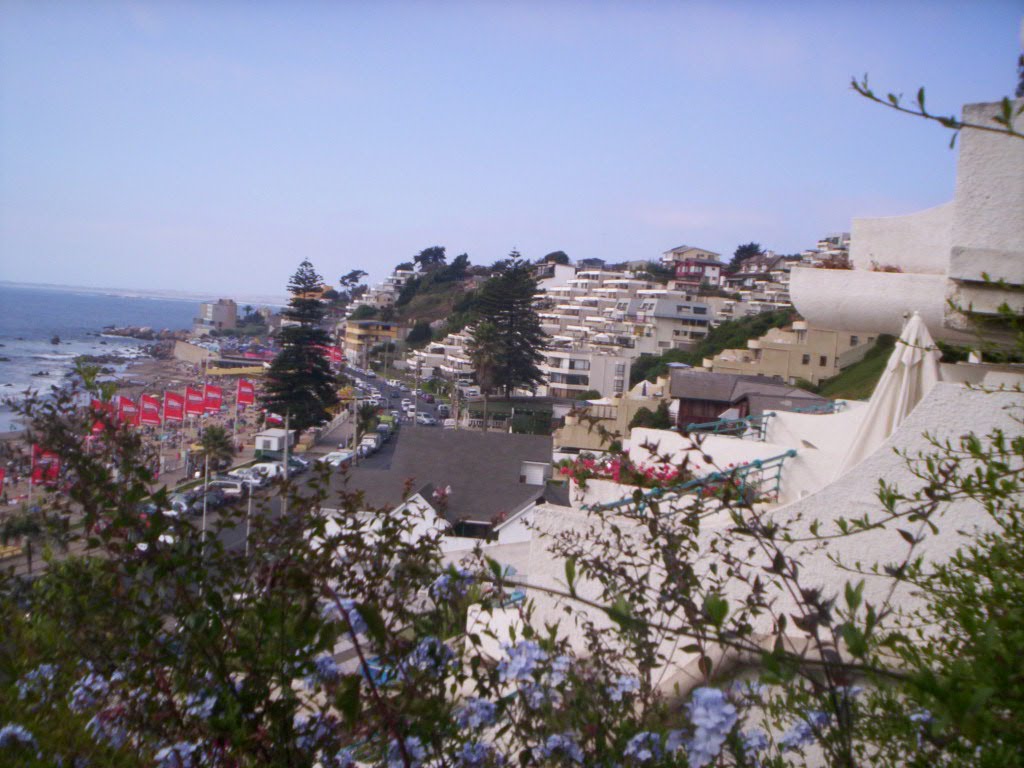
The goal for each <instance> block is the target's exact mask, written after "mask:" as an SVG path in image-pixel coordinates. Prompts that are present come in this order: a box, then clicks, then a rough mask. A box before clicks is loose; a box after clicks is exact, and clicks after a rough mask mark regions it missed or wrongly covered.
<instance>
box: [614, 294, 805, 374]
mask: <svg viewBox="0 0 1024 768" xmlns="http://www.w3.org/2000/svg"><path fill="white" fill-rule="evenodd" d="M796 319H797V315H796V313H795V312H794V311H793V310H791V309H779V310H776V311H775V312H762V313H761V314H759V315H754V316H752V317H744V318H742V319H740V320H729V321H727V322H724V323H722V324H721V325H719V326H718V327H716V328H712V329H711V331H710V332H709V333H708V335H707V336H705V337H704V339H702V340H701V342H700V343H699V344H698V345H697V346H696V347H695V348H694V349H692V350H688V351H687V350H682V349H670V350H668V351H667V352H665V354H663V355H660V356H654V355H643V356H641V357H639V358H638V359H637V360H635V361H633V366H632V368H630V374H629V381H630V385H631V386H632V385H635V384H639V383H640V382H641V381H643V380H644V379H647V381H654V380H655V379H657V378H658V377H659V376H664V375H665V374H666V373H667V372H668V364H669V363H685V364H686V365H692V366H698V365H701V363H703V361H704V358H705V357H714V356H715V355H717V354H718V353H719V352H722V351H723V350H726V349H743V348H746V346H747V342H748V341H749V340H750V339H758V338H760V337H761V336H764V335H765V334H766V333H767V332H768V330H769V329H771V328H782V327H783V326H786V325H789V324H790V323H792V322H793V321H794V320H796Z"/></svg>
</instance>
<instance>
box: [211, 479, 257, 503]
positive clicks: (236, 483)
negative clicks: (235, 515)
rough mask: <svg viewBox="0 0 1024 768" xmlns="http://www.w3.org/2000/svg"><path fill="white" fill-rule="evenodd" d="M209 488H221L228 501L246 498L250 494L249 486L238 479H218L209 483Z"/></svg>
mask: <svg viewBox="0 0 1024 768" xmlns="http://www.w3.org/2000/svg"><path fill="white" fill-rule="evenodd" d="M206 487H207V488H219V489H220V491H221V493H223V494H224V496H225V498H226V499H230V500H235V499H241V498H244V497H245V495H246V494H248V493H249V486H248V484H247V483H246V482H245V481H244V480H242V479H241V478H237V477H227V476H223V477H216V478H214V479H213V480H211V481H210V482H209V483H207V486H206Z"/></svg>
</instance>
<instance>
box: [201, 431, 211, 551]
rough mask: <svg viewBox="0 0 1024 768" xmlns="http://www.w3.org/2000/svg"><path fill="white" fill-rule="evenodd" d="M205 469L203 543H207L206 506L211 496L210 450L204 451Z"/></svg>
mask: <svg viewBox="0 0 1024 768" xmlns="http://www.w3.org/2000/svg"><path fill="white" fill-rule="evenodd" d="M203 457H204V459H205V461H204V469H203V543H204V544H205V543H206V506H207V501H208V500H209V498H210V496H209V494H208V493H207V489H208V486H209V485H210V451H209V449H208V448H207V449H204V450H203Z"/></svg>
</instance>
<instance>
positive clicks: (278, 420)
mask: <svg viewBox="0 0 1024 768" xmlns="http://www.w3.org/2000/svg"><path fill="white" fill-rule="evenodd" d="M267 424H274V425H276V426H283V425H284V416H279V415H278V414H276V413H270V412H269V411H268V412H267Z"/></svg>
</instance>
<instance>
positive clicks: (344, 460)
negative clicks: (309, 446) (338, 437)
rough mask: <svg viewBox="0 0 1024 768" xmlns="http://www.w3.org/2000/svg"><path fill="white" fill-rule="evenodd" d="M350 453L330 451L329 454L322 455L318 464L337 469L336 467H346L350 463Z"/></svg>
mask: <svg viewBox="0 0 1024 768" xmlns="http://www.w3.org/2000/svg"><path fill="white" fill-rule="evenodd" d="M352 456H353V454H352V451H331V452H330V453H327V454H324V455H323V456H321V457H320V458H319V459H317V461H318V462H321V463H322V464H329V465H330V466H331V467H333V468H335V469H337V468H338V467H344V466H348V464H349V463H350V462H351V461H352Z"/></svg>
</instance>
